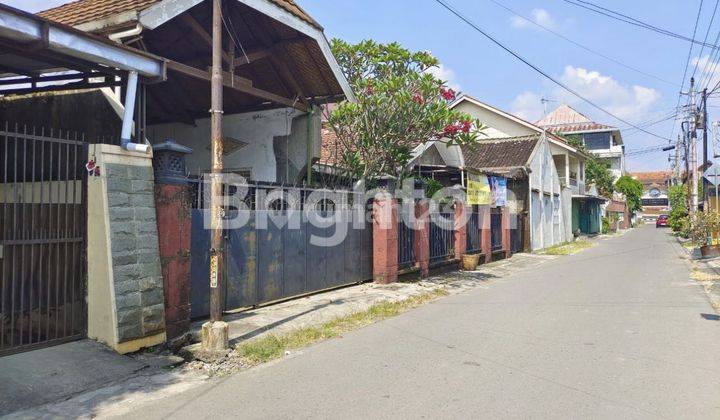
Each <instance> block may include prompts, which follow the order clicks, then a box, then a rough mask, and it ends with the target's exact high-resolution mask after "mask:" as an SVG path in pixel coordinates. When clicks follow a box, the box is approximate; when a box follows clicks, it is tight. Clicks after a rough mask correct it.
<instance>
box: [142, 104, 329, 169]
mask: <svg viewBox="0 0 720 420" xmlns="http://www.w3.org/2000/svg"><path fill="white" fill-rule="evenodd" d="M314 126H315V133H314V135H313V137H314V139H315V140H316V141H315V142H314V145H313V149H314V155H315V156H316V157H317V156H319V147H320V145H319V138H320V123H319V115H318V116H316V124H314ZM223 135H224V136H225V137H231V138H233V139H236V140H240V141H242V142H245V143H247V145H246V146H244V147H242V148H240V149H238V150H236V151H234V152H232V153H230V154H226V155H225V157H224V164H225V168H226V170H244V169H248V170H250V172H251V178H252V179H253V180H256V181H266V182H277V181H279V180H282V179H279V177H278V174H277V166H278V165H277V163H278V162H277V159H276V154H275V146H274V142H275V138H276V137H282V136H289V137H288V138H287V141H286V142H285V141H284V140H285V139H279V143H280V144H279V146H282V152H280V155H281V156H284V155H285V150H284V149H285V147H284V144H286V145H287V146H288V152H287V156H288V158H289V160H290V162H291V163H292V165H294V166H295V167H296V168H299V169H302V168H303V167H304V166H305V162H306V160H307V159H306V155H307V153H306V150H307V145H306V142H307V117H306V116H305V114H303V113H301V112H299V111H296V110H293V109H290V108H284V109H275V110H269V111H259V112H252V113H245V114H234V115H224V116H223ZM147 136H148V139H149V140H150V142H151V143H153V144H155V143H160V142H162V141H164V140H166V139H173V140H175V141H176V142H178V143H180V144H182V145H184V146H187V147H190V148H191V149H193V153H192V154H191V155H188V157H187V161H186V162H187V168H188V171H190V173H191V174H196V175H197V174H201V173H203V172H206V171H208V170H209V169H210V119H209V118H204V119H200V120H196V126H195V127H193V126H190V125H187V124H180V123H173V124H160V125H153V126H148V129H147ZM281 163H282V162H281ZM281 166H282V167H284V165H281ZM281 175H284V174H281ZM291 176H292V175H291Z"/></svg>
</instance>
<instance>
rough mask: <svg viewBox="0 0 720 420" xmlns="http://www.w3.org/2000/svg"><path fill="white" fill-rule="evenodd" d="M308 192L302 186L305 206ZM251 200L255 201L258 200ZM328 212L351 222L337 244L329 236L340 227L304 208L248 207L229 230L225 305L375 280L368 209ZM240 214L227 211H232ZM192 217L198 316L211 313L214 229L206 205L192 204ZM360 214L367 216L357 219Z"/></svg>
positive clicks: (194, 306)
mask: <svg viewBox="0 0 720 420" xmlns="http://www.w3.org/2000/svg"><path fill="white" fill-rule="evenodd" d="M254 188H256V187H254ZM272 188H273V187H267V189H272ZM309 191H310V190H302V192H303V193H302V195H301V197H303V203H301V205H302V206H304V205H305V203H304V199H305V197H306V196H307V193H308V192H309ZM248 202H250V203H252V204H253V205H254V200H248ZM330 211H333V212H334V211H337V212H339V214H340V215H341V217H340V219H341V222H339V223H342V224H344V225H345V226H346V227H347V235H346V236H345V239H344V240H342V241H341V242H340V243H338V244H333V243H331V242H330V239H328V238H331V237H332V236H333V233H334V232H335V229H336V228H338V227H337V226H335V225H332V226H328V227H318V226H315V225H314V224H313V223H311V222H310V221H309V220H307V219H306V218H305V217H303V216H302V212H300V211H287V209H286V208H284V207H283V206H281V207H280V208H279V209H273V210H245V212H246V213H247V216H249V221H248V223H246V224H245V225H244V226H242V227H239V228H237V229H232V230H227V231H226V241H225V267H224V270H225V281H224V282H223V285H222V287H223V295H224V304H225V310H233V309H238V308H244V307H250V306H255V305H259V304H263V303H268V302H272V301H276V300H281V299H286V298H290V297H293V296H299V295H303V294H307V293H312V292H316V291H320V290H324V289H330V288H334V287H339V286H344V285H349V284H354V283H359V282H363V281H367V280H371V279H372V224H371V223H370V222H369V221H368V220H365V215H364V214H363V215H360V214H357V212H354V211H352V210H349V209H337V210H334V209H328V213H326V214H325V215H327V214H329V212H330ZM236 214H237V211H234V212H229V213H228V216H230V217H234V216H236ZM265 216H267V219H266V220H267V226H265V227H264V228H263V229H259V228H258V227H257V225H256V224H257V220H262V218H263V217H265ZM271 216H272V217H271ZM192 217H193V221H192V248H191V277H192V290H191V298H192V299H191V302H192V311H191V316H192V317H193V318H198V317H204V316H207V315H208V314H209V298H208V297H209V292H210V290H209V285H208V279H209V266H210V264H209V262H210V256H209V252H208V250H209V248H210V247H209V244H210V231H209V230H205V229H204V228H203V210H201V209H194V210H193V216H192ZM360 217H362V218H363V220H357V219H358V218H360ZM356 221H357V222H358V223H355V222H356ZM356 226H362V227H363V228H360V229H355V228H354V227H356ZM296 227H297V228H296ZM313 237H314V239H312V238H313ZM311 239H312V240H311Z"/></svg>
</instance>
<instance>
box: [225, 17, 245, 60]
mask: <svg viewBox="0 0 720 420" xmlns="http://www.w3.org/2000/svg"><path fill="white" fill-rule="evenodd" d="M220 18H221V19H222V22H223V26H225V30H227V32H228V35H230V39H231V40H232V42H233V43H234V44H235V46H236V47H238V48H240V51H241V52H242V53H243V57H245V61H246V62H248V63H249V62H250V59H249V58H248V56H247V53H246V52H245V48H244V47H243V45H242V42H240V39H236V38H235V33H236V30H235V25H234V24H233V22H232V18H231V17H230V16H229V15H228V17H227V20H228V21H229V22H230V24H229V25H228V22H227V21H226V20H225V13H223V11H222V9H220ZM230 28H232V29H230Z"/></svg>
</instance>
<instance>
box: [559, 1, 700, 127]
mask: <svg viewBox="0 0 720 420" xmlns="http://www.w3.org/2000/svg"><path fill="white" fill-rule="evenodd" d="M565 1H566V0H565ZM702 5H703V0H700V7H698V12H697V16H696V17H695V27H694V29H693V37H692V40H693V41H694V40H695V35H696V34H697V28H698V23H699V22H700V14H701V12H702ZM694 46H695V43H694V42H692V43H690V50H689V51H688V56H687V60H685V70H684V71H683V77H682V83H681V85H680V92H679V93H678V100H677V105H676V108H678V109H679V108H680V102H681V101H682V95H683V89H684V88H685V78H686V77H687V71H688V68H689V67H690V58H691V57H692V52H693V47H694ZM676 125H677V124H673V127H672V131H671V132H670V138H672V137H673V136H674V135H675V126H676Z"/></svg>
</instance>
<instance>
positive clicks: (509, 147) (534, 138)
mask: <svg viewBox="0 0 720 420" xmlns="http://www.w3.org/2000/svg"><path fill="white" fill-rule="evenodd" d="M539 139H540V134H533V135H529V136H522V137H509V138H499V139H484V140H481V141H478V142H477V143H475V144H472V145H465V146H462V153H463V157H464V158H465V167H466V168H472V169H476V170H489V169H503V168H517V167H521V166H525V165H527V164H528V161H529V160H530V156H531V155H532V152H533V150H535V145H536V144H537V142H538V140H539Z"/></svg>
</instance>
